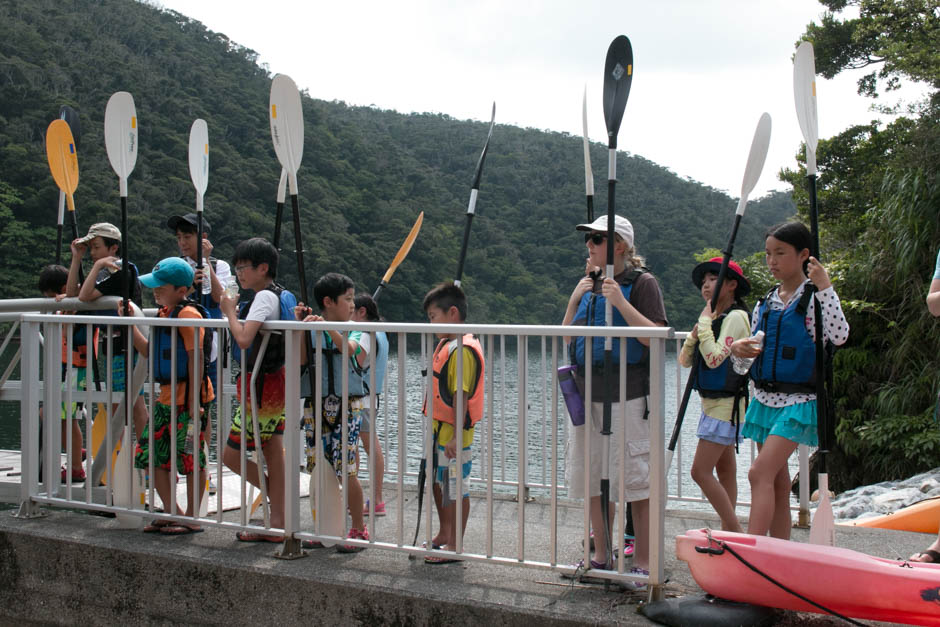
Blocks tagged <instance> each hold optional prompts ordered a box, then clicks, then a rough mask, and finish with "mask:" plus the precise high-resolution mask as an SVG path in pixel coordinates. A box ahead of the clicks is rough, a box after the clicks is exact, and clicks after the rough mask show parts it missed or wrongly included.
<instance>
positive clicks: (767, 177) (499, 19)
mask: <svg viewBox="0 0 940 627" xmlns="http://www.w3.org/2000/svg"><path fill="white" fill-rule="evenodd" d="M155 4H157V5H162V6H164V7H167V8H170V9H173V10H175V11H179V12H180V13H183V14H184V15H187V16H189V17H191V18H193V19H196V20H198V21H200V22H202V23H203V24H204V25H205V26H206V27H207V28H209V29H210V30H213V31H216V32H220V33H224V34H225V35H227V36H228V37H229V38H230V39H232V40H233V41H235V42H237V43H239V44H241V45H243V46H245V47H248V48H251V49H253V50H255V51H256V52H258V54H259V57H260V61H261V62H262V63H265V64H267V65H268V67H269V69H270V71H271V72H272V73H285V74H288V75H290V76H291V77H292V78H293V79H294V80H295V81H296V83H297V84H298V86H299V87H300V88H301V89H307V90H308V92H309V94H310V96H312V97H314V98H320V99H324V100H342V101H345V102H347V103H349V104H356V105H376V106H378V107H380V108H383V109H394V110H397V111H400V112H403V113H407V112H412V111H417V112H425V111H429V112H435V113H446V114H448V115H450V116H452V117H454V118H457V119H475V120H484V119H485V120H487V121H488V120H489V115H490V107H491V103H492V101H494V100H495V101H496V122H497V125H498V124H512V125H516V126H521V127H531V128H537V129H549V130H554V131H563V132H568V133H571V134H575V135H580V134H581V99H582V95H583V91H584V88H585V85H586V86H587V90H588V114H589V120H588V126H589V135H590V137H591V139H592V140H593V141H597V142H603V143H606V141H607V136H606V131H605V128H604V116H603V110H602V107H601V90H602V85H603V81H602V75H603V69H604V59H605V56H606V54H607V47H608V45H609V44H610V42H611V41H612V40H613V38H614V37H616V36H617V35H620V34H624V35H627V36H628V37H629V38H630V40H631V42H632V45H633V55H634V78H633V84H632V88H631V91H630V99H629V101H628V102H627V108H626V112H625V114H624V118H623V124H622V126H621V128H620V134H619V138H618V148H619V149H621V150H624V151H627V152H631V153H634V154H637V155H640V156H642V157H645V158H647V159H649V160H651V161H654V162H656V163H658V164H660V165H663V166H665V167H667V168H669V169H670V170H672V171H673V172H675V173H676V174H678V175H679V176H681V177H688V178H691V179H694V180H696V181H699V182H702V183H705V184H706V185H710V186H712V187H715V188H717V189H722V190H726V191H727V192H728V193H729V194H730V195H731V196H735V197H737V196H739V195H740V191H741V179H742V176H743V173H744V166H745V162H746V160H747V154H748V150H749V148H750V142H751V137H752V136H753V133H754V128H755V126H756V125H757V121H758V118H759V117H760V114H761V113H762V112H764V111H767V112H768V113H770V115H771V117H772V119H773V131H772V135H771V141H770V151H769V153H768V157H767V163H766V165H765V166H764V171H763V174H762V175H761V178H760V180H759V181H758V183H757V186H756V188H755V190H754V192H752V193H751V196H750V197H751V198H758V197H760V196H762V195H763V194H765V193H766V192H767V191H769V190H773V189H787V188H788V186H787V185H785V184H784V183H781V182H780V181H778V180H777V172H778V171H779V170H780V168H782V167H793V166H794V155H795V153H796V151H797V149H798V147H799V143H800V141H801V140H802V135H801V133H800V129H799V126H798V124H797V120H796V113H795V110H794V105H793V69H792V68H793V66H792V61H791V58H792V55H793V53H794V51H795V46H794V44H795V42H796V41H797V40H798V39H799V37H800V35H801V34H802V33H803V31H804V30H805V26H806V25H807V24H808V23H809V22H811V21H818V17H819V16H820V15H821V14H822V11H823V7H822V5H820V4H819V3H818V2H816V1H815V0H642V1H641V0H545V1H541V2H538V1H535V0H480V1H473V2H471V1H463V2H459V1H455V0H400V1H397V2H395V1H389V0H356V1H351V2H322V1H318V0H313V1H311V0H268V1H266V2H258V1H257V0H159V2H155ZM859 75H860V74H859V73H857V72H856V73H854V74H852V75H848V76H845V75H840V76H839V77H837V79H836V80H833V81H826V80H823V79H819V80H818V81H817V98H818V106H819V135H820V137H821V138H826V137H830V136H832V135H834V134H836V133H838V132H839V131H841V130H843V129H845V128H846V127H848V126H850V125H851V124H855V123H865V122H868V121H869V120H871V119H874V118H881V119H886V118H885V117H884V116H881V115H879V114H876V113H874V112H871V111H870V110H869V108H870V106H871V104H872V101H871V100H870V99H867V98H863V97H861V96H859V95H858V94H857V93H856V85H855V80H856V79H857V78H858V76H859ZM906 93H907V94H908V95H909V96H910V95H913V94H915V93H916V92H914V91H909V92H906ZM892 101H893V99H889V100H886V102H892ZM498 130H499V129H498V126H497V130H496V132H494V138H493V142H492V145H491V151H495V150H498V136H497V135H496V133H498ZM210 132H211V129H210ZM481 141H482V138H481ZM621 163H623V162H621ZM593 165H594V172H595V177H596V178H595V181H596V182H597V184H601V183H600V182H602V181H603V180H604V178H606V164H603V163H595V164H593Z"/></svg>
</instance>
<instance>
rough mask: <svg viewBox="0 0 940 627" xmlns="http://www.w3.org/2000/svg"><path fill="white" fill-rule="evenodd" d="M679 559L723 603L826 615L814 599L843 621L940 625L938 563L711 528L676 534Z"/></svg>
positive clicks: (939, 575) (702, 585)
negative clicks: (722, 600)
mask: <svg viewBox="0 0 940 627" xmlns="http://www.w3.org/2000/svg"><path fill="white" fill-rule="evenodd" d="M676 556H677V557H678V558H679V559H681V560H684V561H686V562H688V564H689V570H691V571H692V576H693V577H694V578H695V581H696V582H697V583H698V585H699V586H701V587H702V589H703V590H705V592H708V593H709V594H712V595H714V596H716V597H720V598H722V599H728V600H730V601H738V602H741V603H752V604H755V605H764V606H767V607H777V608H781V609H786V610H795V611H798V612H816V613H819V614H825V613H827V612H826V610H824V609H821V608H820V607H817V606H815V605H813V604H812V603H810V602H809V601H812V602H813V603H816V604H818V605H821V606H823V607H825V608H827V609H828V610H831V611H832V612H837V613H839V614H842V615H844V616H852V617H856V618H863V619H867V620H882V621H891V622H895V623H906V624H909V625H940V564H919V563H916V562H905V561H898V560H889V559H882V558H878V557H872V556H870V555H865V554H864V553H858V552H856V551H851V550H849V549H840V548H838V547H830V546H820V545H818V544H804V543H801V542H792V541H789V540H780V539H777V538H768V537H763V536H751V535H747V534H744V533H733V532H730V531H715V530H709V529H693V530H689V531H687V532H685V534H683V535H680V536H676ZM745 562H746V564H749V565H750V566H748V565H746V564H745ZM755 570H756V571H759V573H762V574H763V575H766V576H767V577H770V578H772V579H773V580H775V581H776V582H778V583H779V584H781V585H782V586H784V587H785V588H787V589H789V590H790V591H791V592H788V591H786V590H784V589H783V588H781V587H780V586H778V585H775V584H774V583H771V582H770V581H768V580H767V579H766V578H765V577H764V576H762V574H759V573H758V572H755ZM794 593H795V594H794ZM796 595H801V596H802V597H804V598H805V599H806V600H803V599H801V598H800V597H799V596H796Z"/></svg>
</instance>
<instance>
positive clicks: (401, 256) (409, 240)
mask: <svg viewBox="0 0 940 627" xmlns="http://www.w3.org/2000/svg"><path fill="white" fill-rule="evenodd" d="M422 222H424V212H423V211H422V212H421V213H419V214H418V219H417V220H415V223H414V226H413V227H411V231H410V232H409V233H408V237H406V238H405V241H404V242H402V245H401V248H399V249H398V252H397V253H396V254H395V258H394V259H393V260H392V265H390V266H389V267H388V270H387V271H386V272H385V276H384V277H382V282H383V283H388V282H389V280H390V279H391V278H392V275H393V274H395V270H397V269H398V266H399V265H401V262H402V261H404V260H405V257H407V256H408V252H409V251H410V250H411V246H412V245H413V244H414V243H415V239H417V237H418V231H420V230H421V223H422Z"/></svg>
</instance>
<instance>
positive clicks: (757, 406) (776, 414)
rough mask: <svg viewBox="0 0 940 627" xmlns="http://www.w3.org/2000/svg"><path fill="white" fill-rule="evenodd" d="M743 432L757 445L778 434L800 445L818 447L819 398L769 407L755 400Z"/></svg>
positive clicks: (742, 433) (750, 407)
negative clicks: (817, 410)
mask: <svg viewBox="0 0 940 627" xmlns="http://www.w3.org/2000/svg"><path fill="white" fill-rule="evenodd" d="M741 435H743V436H744V437H746V438H749V439H751V440H754V441H755V442H757V443H758V444H763V443H764V441H765V440H766V439H767V437H768V436H771V435H776V436H780V437H781V438H784V439H787V440H790V441H791V442H796V443H797V444H805V445H807V446H817V444H818V436H817V433H816V401H815V400H812V401H806V402H805V403H797V404H795V405H787V406H786V407H768V406H767V405H764V404H763V403H761V402H760V401H758V400H757V399H754V400H752V401H751V404H750V405H749V406H748V408H747V415H746V416H745V424H744V428H743V429H742V430H741Z"/></svg>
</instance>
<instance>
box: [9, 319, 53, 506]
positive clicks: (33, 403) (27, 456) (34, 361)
mask: <svg viewBox="0 0 940 627" xmlns="http://www.w3.org/2000/svg"><path fill="white" fill-rule="evenodd" d="M20 346H21V348H22V356H21V362H20V363H21V367H20V380H21V381H39V323H38V322H24V323H23V324H22V325H21V327H20ZM22 395H23V396H22V400H21V401H20V434H21V435H20V448H21V449H22V455H23V457H22V469H21V472H20V509H19V511H18V512H17V513H16V516H17V517H19V518H36V517H38V516H42V515H43V514H42V512H41V511H40V509H39V505H37V504H36V503H35V502H33V501H32V497H33V496H34V495H35V494H37V493H38V491H39V421H38V420H37V419H36V417H37V416H39V386H38V385H24V386H23V387H22ZM49 472H50V470H49V469H47V470H46V474H47V475H48V474H49Z"/></svg>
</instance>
